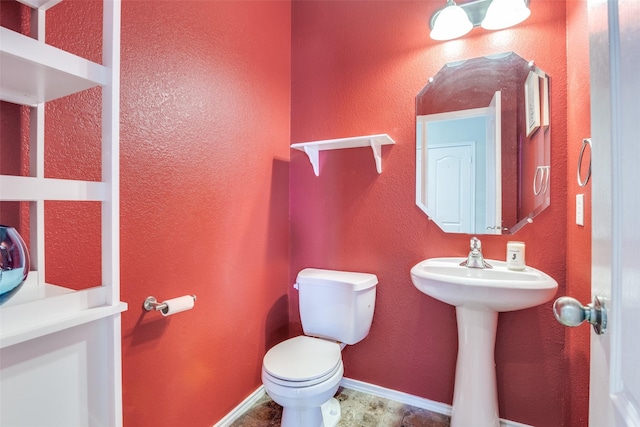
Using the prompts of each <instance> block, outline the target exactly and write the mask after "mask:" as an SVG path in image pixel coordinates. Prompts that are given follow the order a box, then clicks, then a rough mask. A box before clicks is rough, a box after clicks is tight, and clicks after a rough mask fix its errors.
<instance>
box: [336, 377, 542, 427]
mask: <svg viewBox="0 0 640 427" xmlns="http://www.w3.org/2000/svg"><path fill="white" fill-rule="evenodd" d="M340 385H341V386H343V387H344V388H348V389H351V390H356V391H361V392H363V393H367V394H370V395H373V396H378V397H383V398H385V399H389V400H393V401H395V402H399V403H404V404H405V405H411V406H415V407H416V408H421V409H426V410H428V411H431V412H435V413H438V414H443V415H448V416H451V405H447V404H445V403H440V402H436V401H433V400H429V399H425V398H423V397H418V396H414V395H412V394H408V393H403V392H401V391H396V390H392V389H389V388H384V387H380V386H377V385H374V384H369V383H365V382H362V381H358V380H352V379H351V378H343V379H342V381H341V382H340ZM500 427H533V426H530V425H528V424H522V423H517V422H515V421H509V420H504V419H502V418H500Z"/></svg>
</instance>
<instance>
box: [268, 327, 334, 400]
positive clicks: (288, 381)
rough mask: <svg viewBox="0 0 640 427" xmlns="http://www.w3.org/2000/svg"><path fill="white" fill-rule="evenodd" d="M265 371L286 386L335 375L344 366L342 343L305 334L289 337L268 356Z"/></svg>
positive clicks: (277, 382)
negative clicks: (341, 352)
mask: <svg viewBox="0 0 640 427" xmlns="http://www.w3.org/2000/svg"><path fill="white" fill-rule="evenodd" d="M262 366H263V372H264V374H266V375H267V376H268V377H269V380H270V381H271V382H273V383H275V384H279V385H282V386H285V387H296V388H298V387H309V386H312V385H315V384H318V383H321V382H323V381H325V380H327V379H328V378H330V377H332V376H333V375H334V374H335V373H336V371H338V370H339V369H341V367H342V357H341V354H340V345H339V344H338V343H337V342H332V341H326V340H323V339H320V338H312V337H307V336H304V335H301V336H298V337H295V338H291V339H288V340H286V341H283V342H281V343H280V344H278V345H276V346H275V347H273V348H272V349H270V350H269V351H268V352H267V354H266V355H265V356H264V360H263V363H262Z"/></svg>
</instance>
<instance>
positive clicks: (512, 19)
mask: <svg viewBox="0 0 640 427" xmlns="http://www.w3.org/2000/svg"><path fill="white" fill-rule="evenodd" d="M529 15H531V11H530V10H529V8H528V7H527V5H526V4H525V0H493V2H492V3H491V4H490V5H489V8H488V9H487V14H486V15H485V17H484V19H483V20H482V24H481V25H482V28H484V29H485V30H501V29H503V28H509V27H513V26H514V25H516V24H519V23H521V22H522V21H524V20H525V19H527V18H528V17H529Z"/></svg>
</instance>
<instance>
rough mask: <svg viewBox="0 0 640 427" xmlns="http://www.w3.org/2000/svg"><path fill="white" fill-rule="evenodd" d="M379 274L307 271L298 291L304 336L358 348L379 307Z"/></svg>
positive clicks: (303, 272) (299, 275)
mask: <svg viewBox="0 0 640 427" xmlns="http://www.w3.org/2000/svg"><path fill="white" fill-rule="evenodd" d="M377 284H378V278H377V277H376V275H375V274H369V273H354V272H348V271H336V270H321V269H317V268H305V269H304V270H302V271H300V273H298V277H297V279H296V287H297V289H298V292H299V294H298V298H299V302H300V320H301V321H302V328H303V330H304V334H305V335H308V336H313V337H320V338H327V339H331V340H335V341H339V342H343V343H345V344H355V343H357V342H359V341H361V340H362V339H363V338H364V337H366V336H367V334H368V333H369V329H370V328H371V321H372V320H373V309H374V307H375V303H376V285H377Z"/></svg>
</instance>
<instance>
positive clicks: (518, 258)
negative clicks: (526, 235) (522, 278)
mask: <svg viewBox="0 0 640 427" xmlns="http://www.w3.org/2000/svg"><path fill="white" fill-rule="evenodd" d="M524 251H525V245H524V242H507V268H508V269H509V270H524V268H525V267H526V266H527V264H526V263H525V261H524Z"/></svg>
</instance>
